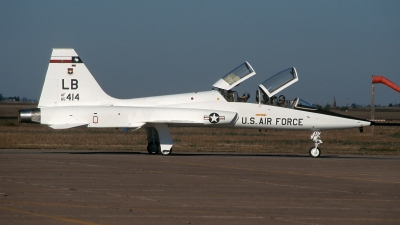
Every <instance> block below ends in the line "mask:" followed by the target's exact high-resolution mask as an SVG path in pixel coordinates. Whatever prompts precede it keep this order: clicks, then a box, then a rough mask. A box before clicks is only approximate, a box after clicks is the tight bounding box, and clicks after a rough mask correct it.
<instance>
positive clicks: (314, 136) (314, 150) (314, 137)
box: [310, 131, 323, 158]
mask: <svg viewBox="0 0 400 225" xmlns="http://www.w3.org/2000/svg"><path fill="white" fill-rule="evenodd" d="M320 134H321V131H314V133H313V134H312V135H311V139H312V140H313V141H314V143H315V146H314V147H311V148H310V156H311V157H313V158H317V157H319V156H320V155H321V150H320V149H319V148H318V145H319V144H322V143H323V142H322V140H321V137H320Z"/></svg>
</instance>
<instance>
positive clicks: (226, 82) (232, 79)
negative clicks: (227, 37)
mask: <svg viewBox="0 0 400 225" xmlns="http://www.w3.org/2000/svg"><path fill="white" fill-rule="evenodd" d="M255 74H256V72H255V71H254V69H253V68H252V67H251V65H250V64H249V63H248V62H244V63H242V64H241V65H240V66H238V67H236V68H235V69H234V70H232V71H231V72H229V73H228V74H226V75H225V76H224V77H222V78H221V79H220V80H218V81H217V82H216V83H215V84H213V87H215V88H219V89H223V90H230V89H232V88H233V87H235V86H237V85H239V84H240V83H242V82H243V81H245V80H247V79H249V78H250V77H252V76H254V75H255Z"/></svg>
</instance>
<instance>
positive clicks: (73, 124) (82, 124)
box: [49, 123, 88, 130]
mask: <svg viewBox="0 0 400 225" xmlns="http://www.w3.org/2000/svg"><path fill="white" fill-rule="evenodd" d="M87 125H88V124H86V123H72V124H51V125H49V127H51V128H53V129H56V130H59V129H69V128H73V127H80V126H87Z"/></svg>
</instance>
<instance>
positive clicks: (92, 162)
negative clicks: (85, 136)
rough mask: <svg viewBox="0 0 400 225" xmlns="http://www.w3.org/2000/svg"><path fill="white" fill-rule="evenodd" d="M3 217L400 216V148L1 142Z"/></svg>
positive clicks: (399, 220)
mask: <svg viewBox="0 0 400 225" xmlns="http://www.w3.org/2000/svg"><path fill="white" fill-rule="evenodd" d="M0 224H86V225H89V224H219V225H220V224H230V225H231V224H400V157H391V156H385V157H374V156H325V157H321V158H318V159H313V158H310V157H308V156H307V155H275V154H225V153H224V154H195V153H185V154H179V153H175V154H173V155H171V156H161V155H149V154H147V153H145V152H105V151H59V150H54V151H51V150H9V149H2V150H0Z"/></svg>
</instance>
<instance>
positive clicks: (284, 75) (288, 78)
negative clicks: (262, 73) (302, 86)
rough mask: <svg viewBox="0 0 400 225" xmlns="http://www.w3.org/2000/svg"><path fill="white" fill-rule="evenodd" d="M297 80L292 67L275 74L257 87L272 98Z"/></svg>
mask: <svg viewBox="0 0 400 225" xmlns="http://www.w3.org/2000/svg"><path fill="white" fill-rule="evenodd" d="M298 80H299V77H298V76H297V71H296V68H294V67H292V68H289V69H286V70H283V71H281V72H279V73H277V74H275V75H274V76H272V77H270V78H268V79H267V80H265V81H264V82H262V83H261V84H260V85H258V86H259V87H260V89H261V90H262V91H263V92H264V93H265V94H266V95H268V96H269V97H272V96H274V95H275V94H277V93H278V92H280V91H282V90H283V89H285V88H287V87H288V86H290V85H292V84H293V83H295V82H297V81H298Z"/></svg>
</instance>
